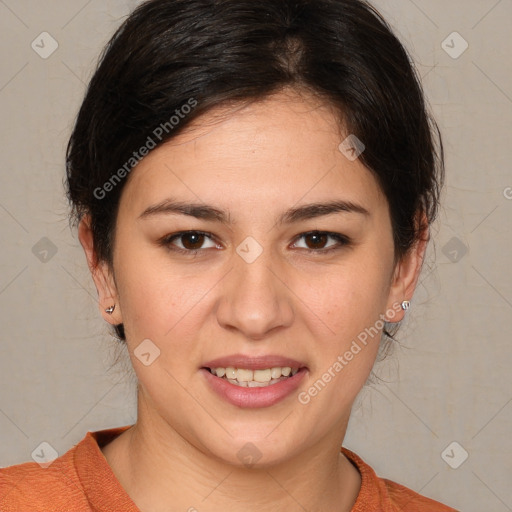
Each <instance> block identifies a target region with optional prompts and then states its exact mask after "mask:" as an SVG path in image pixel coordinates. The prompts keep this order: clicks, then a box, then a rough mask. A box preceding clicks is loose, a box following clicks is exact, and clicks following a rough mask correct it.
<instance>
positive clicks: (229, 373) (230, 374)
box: [226, 367, 236, 379]
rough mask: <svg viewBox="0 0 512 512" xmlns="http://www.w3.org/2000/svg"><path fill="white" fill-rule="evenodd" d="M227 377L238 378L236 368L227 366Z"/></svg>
mask: <svg viewBox="0 0 512 512" xmlns="http://www.w3.org/2000/svg"><path fill="white" fill-rule="evenodd" d="M226 379H236V370H235V369H234V368H231V367H228V368H226Z"/></svg>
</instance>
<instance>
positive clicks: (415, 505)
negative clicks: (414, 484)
mask: <svg viewBox="0 0 512 512" xmlns="http://www.w3.org/2000/svg"><path fill="white" fill-rule="evenodd" d="M379 480H380V481H381V483H382V484H383V485H384V486H385V488H386V491H387V493H388V495H389V498H390V500H391V502H392V503H393V505H394V506H395V507H396V510H397V511H400V512H405V511H407V510H411V511H412V510H414V511H415V512H423V511H424V512H457V511H456V510H455V509H454V508H451V507H448V506H447V505H443V504H442V503H439V502H438V501H434V500H432V499H430V498H427V497H426V496H422V495H420V494H418V493H417V492H414V491H413V490H411V489H408V488H407V487H404V486H403V485H400V484H397V483H396V482H392V481H391V480H387V479H385V478H381V479H379Z"/></svg>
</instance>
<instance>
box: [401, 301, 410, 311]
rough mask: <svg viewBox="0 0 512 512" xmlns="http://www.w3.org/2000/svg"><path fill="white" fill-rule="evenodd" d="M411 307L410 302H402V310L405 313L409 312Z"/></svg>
mask: <svg viewBox="0 0 512 512" xmlns="http://www.w3.org/2000/svg"><path fill="white" fill-rule="evenodd" d="M410 307H411V303H410V302H409V301H408V300H404V301H403V302H402V309H403V310H404V311H407V310H408V309H409V308H410Z"/></svg>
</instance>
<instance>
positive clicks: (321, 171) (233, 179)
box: [122, 93, 386, 210]
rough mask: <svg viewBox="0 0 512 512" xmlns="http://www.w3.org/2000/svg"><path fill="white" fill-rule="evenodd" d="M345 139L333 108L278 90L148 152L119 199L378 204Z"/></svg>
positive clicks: (267, 205)
mask: <svg viewBox="0 0 512 512" xmlns="http://www.w3.org/2000/svg"><path fill="white" fill-rule="evenodd" d="M347 135H348V134H346V133H344V132H343V130H342V129H341V128H340V125H339V122H338V119H337V116H336V113H335V112H334V110H333V109H332V108H330V107H329V106H328V105H326V104H323V103H320V102H319V101H318V100H316V99H315V98H311V97H304V96H298V95H291V94H289V93H281V94H277V95H274V96H272V97H270V98H267V99H266V100H264V101H260V102H256V103H251V104H250V105H246V106H242V107H238V108H234V109H233V108H231V109H227V108H224V109H218V110H214V111H211V112H209V113H207V114H204V115H203V116H201V117H199V118H197V119H196V120H195V121H194V123H192V124H191V125H190V126H187V129H186V130H185V131H184V132H183V133H182V134H180V135H179V136H177V137H175V138H173V139H172V140H170V141H168V142H167V143H165V144H164V145H162V146H160V147H158V148H156V149H154V150H153V151H151V152H150V153H149V155H147V156H146V157H145V158H144V159H143V160H142V161H141V162H140V163H139V164H138V165H137V167H135V169H134V170H133V171H132V172H131V175H130V177H129V180H128V183H127V184H126V187H125V188H126V190H125V191H124V192H123V199H124V201H123V200H122V202H124V203H125V205H126V204H128V205H130V207H131V208H135V209H144V208H146V207H147V205H148V203H152V202H153V203H157V202H159V201H161V200H162V199H164V198H165V196H166V195H167V196H173V197H182V198H184V199H185V198H186V199H189V200H192V199H194V200H195V201H196V202H197V200H200V201H205V202H208V203H217V204H218V205H219V206H220V207H222V205H225V206H229V208H230V209H235V208H239V209H241V210H243V209H247V208H259V209H265V210H269V209H272V208H274V207H277V206H283V205H288V206H289V205H293V204H296V203H297V202H299V201H302V202H305V201H307V202H313V201H317V200H318V201H321V200H325V199H332V198H333V196H336V194H338V195H340V196H342V197H343V199H345V200H349V201H350V200H352V201H354V202H359V203H364V205H365V206H366V207H367V208H368V209H375V208H381V207H385V206H386V205H385V198H384V197H383V195H382V193H381V191H380V188H379V187H378V185H377V182H376V180H375V178H374V176H373V174H372V173H371V172H370V171H369V170H368V169H366V168H365V167H364V165H363V164H362V163H361V162H360V160H359V159H357V160H354V161H351V160H349V159H348V158H347V157H346V156H345V154H344V153H342V152H341V151H340V149H339V146H340V143H341V142H342V141H343V140H344V139H345V138H346V137H347ZM328 196H329V197H328Z"/></svg>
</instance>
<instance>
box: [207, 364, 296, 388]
mask: <svg viewBox="0 0 512 512" xmlns="http://www.w3.org/2000/svg"><path fill="white" fill-rule="evenodd" d="M205 369H206V370H208V371H209V372H210V373H211V374H213V375H215V376H216V377H219V378H221V379H224V380H227V381H228V382H230V383H231V384H234V385H235V386H240V387H244V388H264V387H267V386H272V385H273V384H277V383H278V382H281V381H283V380H286V379H289V378H291V377H293V376H294V375H296V374H297V373H298V371H299V368H291V367H289V366H283V367H281V366H276V367H273V368H266V369H262V370H248V369H244V368H232V367H228V368H220V367H219V368H205Z"/></svg>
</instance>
